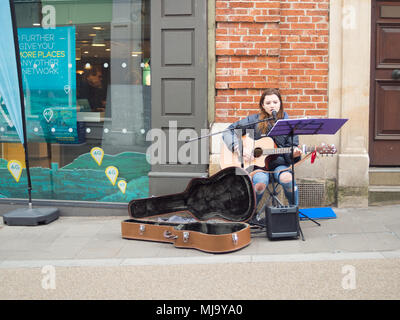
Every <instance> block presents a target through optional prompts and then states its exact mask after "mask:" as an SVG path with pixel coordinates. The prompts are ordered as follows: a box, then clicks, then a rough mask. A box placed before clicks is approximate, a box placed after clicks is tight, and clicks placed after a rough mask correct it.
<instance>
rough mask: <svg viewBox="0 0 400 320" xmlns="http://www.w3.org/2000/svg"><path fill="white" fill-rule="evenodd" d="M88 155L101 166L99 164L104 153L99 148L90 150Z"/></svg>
mask: <svg viewBox="0 0 400 320" xmlns="http://www.w3.org/2000/svg"><path fill="white" fill-rule="evenodd" d="M90 154H91V156H92V158H93V159H94V161H96V163H97V164H98V165H99V166H101V162H102V161H103V157H104V151H103V149H102V148H99V147H94V148H92V149H91V150H90Z"/></svg>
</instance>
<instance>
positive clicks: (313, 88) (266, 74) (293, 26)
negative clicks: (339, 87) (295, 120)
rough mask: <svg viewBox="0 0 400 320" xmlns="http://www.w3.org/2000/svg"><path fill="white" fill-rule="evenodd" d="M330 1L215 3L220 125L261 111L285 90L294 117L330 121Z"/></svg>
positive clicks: (230, 0)
mask: <svg viewBox="0 0 400 320" xmlns="http://www.w3.org/2000/svg"><path fill="white" fill-rule="evenodd" d="M328 37H329V0H312V1H311V0H275V1H274V0H271V1H267V0H247V1H236V0H216V84H215V88H216V101H215V107H216V108H215V109H216V110H215V121H216V122H233V121H236V120H239V119H241V118H243V117H246V116H247V115H249V114H251V113H257V111H258V101H259V98H260V96H261V93H262V91H263V89H265V88H268V87H274V88H280V89H281V93H282V98H283V103H284V107H285V111H287V112H288V113H289V115H290V116H291V117H302V116H312V117H326V116H327V108H328Z"/></svg>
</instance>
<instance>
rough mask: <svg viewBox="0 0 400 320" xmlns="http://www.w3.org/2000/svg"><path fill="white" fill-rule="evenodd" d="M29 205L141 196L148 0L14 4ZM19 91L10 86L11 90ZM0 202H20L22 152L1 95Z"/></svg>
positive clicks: (147, 110) (144, 187) (144, 185)
mask: <svg viewBox="0 0 400 320" xmlns="http://www.w3.org/2000/svg"><path fill="white" fill-rule="evenodd" d="M14 2H15V6H16V16H17V17H16V18H17V26H18V38H19V49H20V56H21V67H22V78H23V87H24V95H25V105H26V108H25V113H26V123H27V136H28V150H29V160H30V167H31V178H32V197H33V200H35V199H49V200H72V201H96V202H121V203H125V202H129V201H130V200H132V199H135V198H141V197H147V196H148V176H147V174H148V172H149V171H150V165H149V163H148V162H147V161H146V150H147V148H148V146H149V142H147V141H146V133H147V132H148V130H150V128H151V123H150V115H151V101H150V97H151V94H150V90H151V79H150V74H151V73H150V70H151V61H150V0H118V1H116V0H79V1H77V0H75V1H73V0H68V1H67V0H66V1H64V0H57V1H56V0H46V1H45V0H42V1H37V0H36V1H26V0H25V1H17V0H16V1H14ZM16 90H17V88H16ZM0 105H1V106H0V142H1V143H0V145H1V148H0V182H1V183H0V197H1V198H27V180H26V173H25V171H24V170H23V172H22V175H21V177H20V179H19V181H18V182H17V180H16V179H15V178H14V177H13V175H12V174H11V172H10V171H9V170H8V169H7V164H8V163H9V161H11V160H19V161H20V162H21V163H23V162H24V152H23V148H22V145H21V144H20V142H19V140H18V136H17V134H16V132H15V129H14V126H13V124H12V122H11V120H10V118H9V117H8V111H7V106H6V105H5V104H4V102H3V101H2V100H1V97H0Z"/></svg>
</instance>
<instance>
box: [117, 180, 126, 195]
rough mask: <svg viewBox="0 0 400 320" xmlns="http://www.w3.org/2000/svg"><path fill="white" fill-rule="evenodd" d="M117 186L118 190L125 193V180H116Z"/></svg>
mask: <svg viewBox="0 0 400 320" xmlns="http://www.w3.org/2000/svg"><path fill="white" fill-rule="evenodd" d="M118 188H119V190H121V192H122V193H123V194H125V191H126V181H125V180H119V181H118Z"/></svg>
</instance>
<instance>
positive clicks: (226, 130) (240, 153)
mask: <svg viewBox="0 0 400 320" xmlns="http://www.w3.org/2000/svg"><path fill="white" fill-rule="evenodd" d="M269 120H275V121H276V116H274V117H269V118H265V119H262V120H258V121H254V122H250V123H247V124H246V126H245V127H248V126H252V125H254V124H258V123H261V122H266V121H269ZM239 130H241V129H235V128H232V129H229V128H228V129H225V130H222V131H218V132H214V133H209V134H206V135H204V136H200V137H197V138H192V139H186V140H185V143H189V142H193V141H196V140H200V139H204V138H208V137H211V136H214V135H217V134H221V133H224V132H228V131H235V132H236V133H238V131H239ZM244 130H245V131H246V129H244ZM236 133H235V134H236ZM236 136H238V134H236ZM238 142H239V158H240V166H241V168H242V169H244V159H243V141H242V139H241V137H239V139H238ZM223 143H225V142H223ZM232 152H234V150H232Z"/></svg>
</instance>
